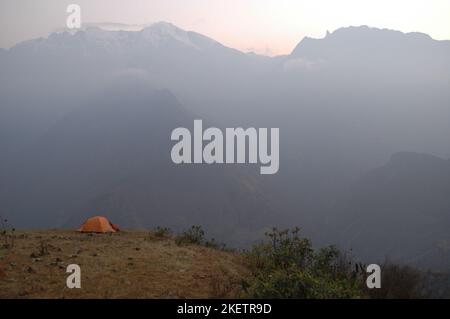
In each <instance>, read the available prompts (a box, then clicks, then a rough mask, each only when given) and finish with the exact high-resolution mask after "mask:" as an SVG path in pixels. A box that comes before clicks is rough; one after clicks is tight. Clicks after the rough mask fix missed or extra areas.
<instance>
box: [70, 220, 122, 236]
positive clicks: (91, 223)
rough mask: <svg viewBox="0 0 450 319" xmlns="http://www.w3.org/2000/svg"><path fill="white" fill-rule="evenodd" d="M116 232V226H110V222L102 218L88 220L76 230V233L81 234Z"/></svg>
mask: <svg viewBox="0 0 450 319" xmlns="http://www.w3.org/2000/svg"><path fill="white" fill-rule="evenodd" d="M118 230H119V228H118V227H117V226H116V225H113V224H111V222H110V221H109V220H108V219H106V218H105V217H103V216H95V217H92V218H89V219H88V220H87V221H86V222H84V224H83V225H81V227H80V228H79V229H78V231H79V232H82V233H115V232H117V231H118Z"/></svg>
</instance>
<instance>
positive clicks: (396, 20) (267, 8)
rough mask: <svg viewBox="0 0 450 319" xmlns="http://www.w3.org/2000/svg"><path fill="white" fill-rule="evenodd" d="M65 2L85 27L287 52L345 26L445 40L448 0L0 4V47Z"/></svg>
mask: <svg viewBox="0 0 450 319" xmlns="http://www.w3.org/2000/svg"><path fill="white" fill-rule="evenodd" d="M71 3H76V4H79V5H80V6H81V9H82V22H83V23H85V24H86V23H104V22H108V23H109V22H114V23H123V24H132V25H147V24H150V23H152V22H158V21H167V22H171V23H173V24H175V25H177V26H179V27H181V28H183V29H187V30H191V31H196V32H199V33H202V34H205V35H207V36H209V37H212V38H214V39H215V40H217V41H219V42H221V43H223V44H224V45H227V46H230V47H233V48H236V49H239V50H242V51H255V52H257V53H261V54H267V55H277V54H287V53H290V52H291V51H292V49H293V48H294V47H295V46H296V44H297V43H298V42H299V41H300V40H301V39H302V38H303V37H304V36H310V37H317V38H321V37H323V36H324V35H325V33H326V31H327V30H329V31H334V30H336V29H337V28H340V27H345V26H350V25H356V26H358V25H369V26H372V27H378V28H389V29H394V30H399V31H403V32H413V31H418V32H423V33H427V34H429V35H430V36H431V37H433V38H434V39H439V40H444V39H445V40H448V39H450V1H449V0H370V1H369V0H339V1H337V0H308V1H306V0H0V47H2V48H8V47H11V46H12V45H14V44H16V43H18V42H21V41H24V40H28V39H32V38H36V37H40V36H47V35H48V34H49V33H51V32H53V31H55V30H60V29H62V28H64V27H65V23H66V18H67V15H68V14H67V13H66V8H67V5H69V4H71Z"/></svg>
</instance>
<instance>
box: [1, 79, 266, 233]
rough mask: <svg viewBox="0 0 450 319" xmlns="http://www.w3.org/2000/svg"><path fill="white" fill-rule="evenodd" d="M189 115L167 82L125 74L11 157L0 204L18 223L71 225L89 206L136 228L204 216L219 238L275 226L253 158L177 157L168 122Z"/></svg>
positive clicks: (181, 122)
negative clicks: (211, 163)
mask: <svg viewBox="0 0 450 319" xmlns="http://www.w3.org/2000/svg"><path fill="white" fill-rule="evenodd" d="M193 121H194V116H193V115H191V114H190V113H189V112H187V111H185V110H184V109H183V108H182V107H181V106H180V104H179V103H178V101H177V100H176V99H175V98H174V96H173V95H171V94H170V93H169V92H168V91H155V90H152V89H150V88H148V87H147V86H146V83H145V82H142V81H141V80H139V79H137V80H136V79H135V78H132V79H130V78H128V77H127V78H125V79H123V78H119V79H118V80H117V82H116V83H114V85H113V86H112V87H110V88H108V89H107V90H105V91H104V92H102V93H100V94H99V95H98V96H97V97H95V98H92V99H91V100H88V102H87V104H86V105H85V106H83V107H80V108H78V109H76V110H74V111H72V112H71V113H69V114H68V115H67V116H65V117H64V118H63V119H62V120H61V121H59V122H58V123H57V124H56V125H55V126H54V127H53V128H52V129H51V130H49V131H48V132H47V133H46V134H45V135H44V136H43V137H42V138H40V139H39V140H38V141H37V142H36V143H35V144H33V146H32V147H30V148H28V149H27V150H26V151H24V152H23V153H22V156H21V157H20V160H17V161H16V162H14V163H11V164H10V166H9V168H8V173H7V174H6V178H5V179H4V180H3V183H2V185H3V187H2V188H3V189H2V192H1V194H2V197H1V199H2V202H3V205H4V207H5V208H7V211H11V212H14V214H13V216H11V217H12V218H11V220H12V221H14V222H15V223H17V225H20V226H22V227H23V226H27V227H42V226H44V225H51V226H58V225H61V224H66V222H67V221H68V220H69V225H71V226H75V225H78V224H80V223H81V222H82V221H83V220H84V218H85V217H87V216H91V215H93V214H106V215H107V216H112V217H114V220H116V221H117V222H120V224H121V225H123V226H124V227H134V228H136V227H155V226H157V225H168V226H172V227H177V226H178V227H179V228H181V227H186V226H188V225H192V224H204V225H208V226H211V229H213V230H218V229H220V233H221V234H222V236H221V237H222V238H224V237H227V238H231V237H232V236H231V232H232V231H237V232H239V231H240V230H242V231H244V232H245V231H256V230H258V229H260V228H262V227H264V226H269V225H270V224H271V222H274V220H275V218H274V216H273V213H272V212H271V210H270V206H269V205H267V202H266V201H265V199H264V196H263V195H262V191H261V187H260V186H259V185H258V183H260V182H258V179H259V177H258V175H257V174H258V171H257V169H256V167H255V169H254V170H250V169H249V168H247V167H245V168H238V167H230V168H227V167H226V166H222V167H217V166H216V167H204V166H207V165H202V166H200V167H198V166H197V167H195V166H188V165H187V166H176V165H175V164H173V163H172V160H171V158H170V151H171V147H172V145H173V143H174V142H171V140H170V135H171V131H172V130H173V129H175V128H177V127H188V128H190V127H192V126H193ZM271 216H272V217H271ZM269 217H271V220H268V219H267V218H269ZM255 220H257V221H256V222H255ZM227 233H228V234H227ZM225 234H227V235H226V236H225Z"/></svg>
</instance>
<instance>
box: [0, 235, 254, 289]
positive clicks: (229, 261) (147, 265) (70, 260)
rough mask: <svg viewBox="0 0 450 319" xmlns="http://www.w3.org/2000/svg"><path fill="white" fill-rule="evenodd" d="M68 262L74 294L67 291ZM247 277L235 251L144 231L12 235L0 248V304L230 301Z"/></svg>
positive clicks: (241, 260) (246, 272)
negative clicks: (75, 268)
mask: <svg viewBox="0 0 450 319" xmlns="http://www.w3.org/2000/svg"><path fill="white" fill-rule="evenodd" d="M69 264H77V265H79V266H80V267H81V288H80V289H76V288H75V289H69V288H67V286H66V279H67V276H69V273H66V268H67V265H69ZM247 274H248V270H247V269H246V267H245V266H244V262H243V259H242V256H241V255H239V254H238V253H232V252H225V251H220V250H215V249H211V248H206V247H202V246H197V245H188V246H178V245H176V244H175V242H174V240H173V239H172V238H158V237H156V236H154V234H152V233H149V232H137V231H133V232H128V231H123V232H119V233H115V234H82V233H78V232H75V231H60V230H49V231H18V232H16V234H15V239H14V246H13V247H12V248H9V249H5V248H0V298H222V297H224V298H227V297H230V298H231V297H239V294H240V285H241V280H242V279H243V278H245V277H246V276H247Z"/></svg>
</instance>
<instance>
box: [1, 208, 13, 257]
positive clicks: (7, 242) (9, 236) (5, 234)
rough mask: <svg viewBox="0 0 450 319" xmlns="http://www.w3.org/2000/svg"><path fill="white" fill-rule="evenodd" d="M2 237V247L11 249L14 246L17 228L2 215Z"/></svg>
mask: <svg viewBox="0 0 450 319" xmlns="http://www.w3.org/2000/svg"><path fill="white" fill-rule="evenodd" d="M0 238H1V246H2V248H5V249H9V248H13V247H14V241H15V238H16V229H15V228H13V227H11V226H9V224H8V220H7V219H6V218H3V217H2V216H0Z"/></svg>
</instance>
